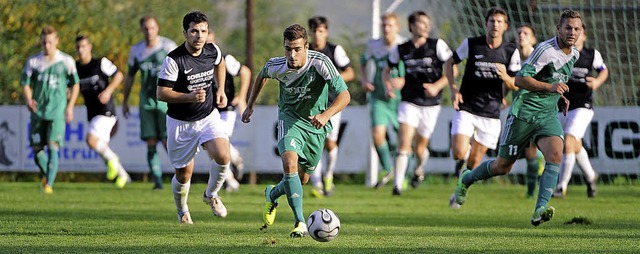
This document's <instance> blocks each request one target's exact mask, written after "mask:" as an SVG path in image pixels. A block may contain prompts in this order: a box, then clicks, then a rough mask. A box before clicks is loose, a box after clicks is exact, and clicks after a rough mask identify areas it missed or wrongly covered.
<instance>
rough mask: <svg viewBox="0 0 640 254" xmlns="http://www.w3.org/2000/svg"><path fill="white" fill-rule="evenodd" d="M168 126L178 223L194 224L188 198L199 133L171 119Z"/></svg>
mask: <svg viewBox="0 0 640 254" xmlns="http://www.w3.org/2000/svg"><path fill="white" fill-rule="evenodd" d="M166 125H167V130H168V132H169V136H170V137H171V139H169V140H168V142H167V148H168V149H167V152H168V154H169V161H170V162H171V165H172V166H173V168H175V174H174V176H173V178H172V180H171V190H172V193H173V199H174V201H175V205H176V209H177V211H178V221H179V223H185V224H192V223H193V222H191V217H190V215H189V206H188V205H187V198H188V196H189V189H190V188H191V176H192V174H193V167H194V159H193V158H194V157H195V156H196V154H197V153H198V144H199V141H198V136H197V134H198V133H197V131H196V130H194V129H192V128H189V126H190V125H189V123H187V122H183V121H179V120H176V119H173V118H171V117H168V118H167V123H166ZM178 137H179V138H178Z"/></svg>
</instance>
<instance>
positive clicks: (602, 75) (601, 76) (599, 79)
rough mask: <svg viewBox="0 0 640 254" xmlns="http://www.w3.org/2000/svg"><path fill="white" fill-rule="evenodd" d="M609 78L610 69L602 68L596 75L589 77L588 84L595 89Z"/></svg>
mask: <svg viewBox="0 0 640 254" xmlns="http://www.w3.org/2000/svg"><path fill="white" fill-rule="evenodd" d="M607 78H609V69H604V70H601V71H599V72H598V74H597V75H596V76H595V77H587V86H588V87H589V88H591V90H594V91H595V90H597V89H598V88H600V86H602V84H603V83H604V82H605V81H606V80H607Z"/></svg>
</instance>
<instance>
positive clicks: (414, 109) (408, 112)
mask: <svg viewBox="0 0 640 254" xmlns="http://www.w3.org/2000/svg"><path fill="white" fill-rule="evenodd" d="M420 109H421V107H420V106H417V105H415V104H412V103H409V102H405V101H403V102H400V105H399V106H398V123H400V131H399V134H400V135H399V136H400V138H399V141H400V147H399V149H398V156H397V157H396V166H395V181H394V188H393V195H400V194H401V193H402V190H403V185H404V181H405V175H406V173H407V166H408V164H409V156H411V153H412V152H413V147H412V146H413V138H414V135H415V133H416V128H417V127H418V125H419V123H420V121H421V120H422V118H423V116H422V115H421V114H420Z"/></svg>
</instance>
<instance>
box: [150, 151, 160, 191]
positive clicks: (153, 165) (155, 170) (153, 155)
mask: <svg viewBox="0 0 640 254" xmlns="http://www.w3.org/2000/svg"><path fill="white" fill-rule="evenodd" d="M147 163H148V164H149V170H150V171H151V174H152V175H153V183H154V184H155V186H156V187H162V168H160V156H158V151H157V150H156V147H155V146H147Z"/></svg>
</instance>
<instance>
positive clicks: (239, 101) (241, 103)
mask: <svg viewBox="0 0 640 254" xmlns="http://www.w3.org/2000/svg"><path fill="white" fill-rule="evenodd" d="M231 105H233V106H234V107H236V108H238V110H239V111H240V113H241V114H242V112H244V109H245V108H247V100H246V98H241V97H240V96H236V97H234V98H233V100H232V101H231Z"/></svg>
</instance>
